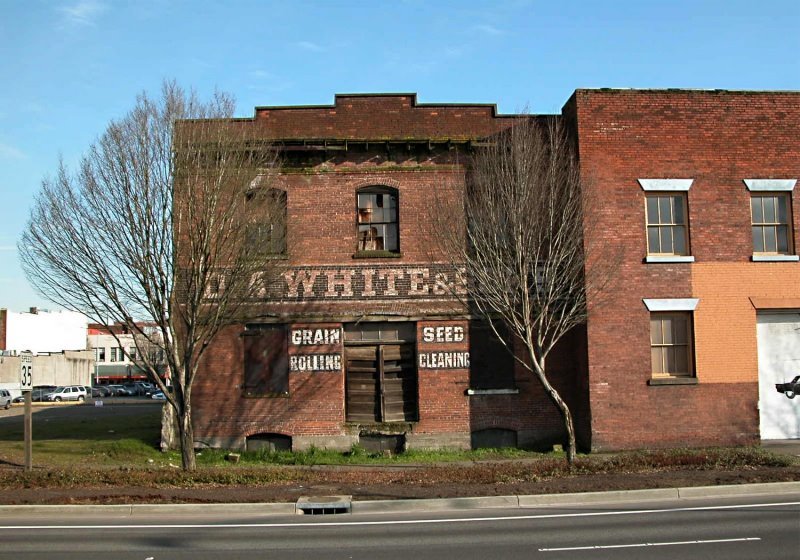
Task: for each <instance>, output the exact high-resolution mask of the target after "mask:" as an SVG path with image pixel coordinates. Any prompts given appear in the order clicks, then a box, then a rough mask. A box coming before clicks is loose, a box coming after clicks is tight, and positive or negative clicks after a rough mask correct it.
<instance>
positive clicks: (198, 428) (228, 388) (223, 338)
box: [193, 327, 344, 442]
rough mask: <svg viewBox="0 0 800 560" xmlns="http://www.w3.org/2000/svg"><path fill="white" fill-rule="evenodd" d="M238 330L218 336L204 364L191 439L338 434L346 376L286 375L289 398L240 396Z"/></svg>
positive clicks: (241, 361) (195, 396) (241, 367)
mask: <svg viewBox="0 0 800 560" xmlns="http://www.w3.org/2000/svg"><path fill="white" fill-rule="evenodd" d="M242 330H243V329H242V328H241V327H229V328H227V329H225V330H224V331H222V332H221V333H220V334H219V335H218V336H217V338H216V339H215V340H214V344H213V347H211V349H210V351H209V352H208V353H207V354H206V356H205V359H204V360H203V362H202V366H201V370H200V372H199V374H198V377H197V380H196V382H195V385H194V392H193V401H194V420H195V424H194V428H195V439H196V440H197V441H199V442H202V441H203V440H204V439H207V438H210V437H222V438H225V437H228V438H235V437H241V436H248V435H253V434H258V433H280V434H286V435H321V436H323V435H338V434H341V433H342V428H341V426H342V423H343V422H344V372H343V371H339V372H334V371H324V372H289V396H288V397H244V396H243V395H242V388H241V385H242V383H243V381H244V355H243V346H242V341H241V337H240V334H241V332H242Z"/></svg>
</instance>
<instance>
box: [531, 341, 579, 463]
mask: <svg viewBox="0 0 800 560" xmlns="http://www.w3.org/2000/svg"><path fill="white" fill-rule="evenodd" d="M529 352H530V358H531V362H532V363H533V364H534V366H533V369H534V373H536V376H537V377H538V378H539V381H540V382H541V383H542V386H543V387H544V390H545V391H547V394H548V395H549V396H550V399H551V400H552V401H553V403H555V405H556V406H557V407H558V411H559V412H560V413H561V419H562V421H563V422H564V429H565V430H566V431H567V447H566V449H564V451H565V452H566V454H567V463H568V464H569V465H570V466H572V465H573V464H574V463H575V455H576V453H575V426H574V424H573V422H572V413H571V412H570V410H569V407H568V406H567V403H566V402H564V399H562V398H561V395H560V394H559V393H558V391H556V389H555V387H553V386H552V385H551V384H550V381H549V380H548V379H547V376H546V375H545V373H544V372H545V369H544V366H545V359H544V358H541V359H537V358H536V355H535V353H534V352H533V351H532V350H530V349H529Z"/></svg>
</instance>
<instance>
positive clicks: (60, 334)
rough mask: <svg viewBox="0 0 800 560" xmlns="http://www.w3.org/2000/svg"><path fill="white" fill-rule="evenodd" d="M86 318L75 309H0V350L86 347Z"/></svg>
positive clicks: (37, 351) (41, 351)
mask: <svg viewBox="0 0 800 560" xmlns="http://www.w3.org/2000/svg"><path fill="white" fill-rule="evenodd" d="M88 324H89V322H88V320H87V319H86V317H84V316H83V315H81V314H80V313H76V312H74V311H44V310H41V311H40V310H38V309H37V308H35V307H31V308H30V310H29V311H27V312H21V313H16V312H14V311H8V310H7V309H0V350H4V351H5V353H6V354H11V355H15V354H18V353H20V352H23V351H26V350H29V351H31V352H33V353H34V354H46V353H55V352H63V351H64V350H85V349H86V329H87V326H88Z"/></svg>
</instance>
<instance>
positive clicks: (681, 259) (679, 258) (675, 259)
mask: <svg viewBox="0 0 800 560" xmlns="http://www.w3.org/2000/svg"><path fill="white" fill-rule="evenodd" d="M644 262H647V263H693V262H694V256H693V255H674V256H663V257H661V256H658V255H648V256H647V257H645V259H644Z"/></svg>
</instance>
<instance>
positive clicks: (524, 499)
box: [0, 481, 800, 517]
mask: <svg viewBox="0 0 800 560" xmlns="http://www.w3.org/2000/svg"><path fill="white" fill-rule="evenodd" d="M788 494H800V481H798V482H767V483H759V484H737V485H729V486H697V487H687V488H654V489H647V490H619V491H612V492H586V493H578V494H540V495H531V496H484V497H480V496H479V497H474V498H442V499H424V500H414V499H411V500H361V501H353V502H352V503H351V513H354V514H362V513H363V514H377V513H404V512H423V511H425V512H433V511H458V510H480V509H501V508H506V509H515V508H532V507H542V506H559V505H564V506H566V505H583V504H601V503H607V504H615V503H625V502H633V501H656V500H686V499H693V498H728V497H737V496H776V495H788ZM295 513H296V504H295V503H277V504H271V503H265V504H258V503H255V504H253V503H248V504H125V505H21V506H7V505H0V516H18V515H25V514H28V515H47V514H62V515H68V514H81V515H87V514H88V515H93V514H94V515H108V516H115V517H147V516H150V515H153V514H159V515H221V514H239V515H244V516H256V515H259V516H263V515H294V514H295Z"/></svg>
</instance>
